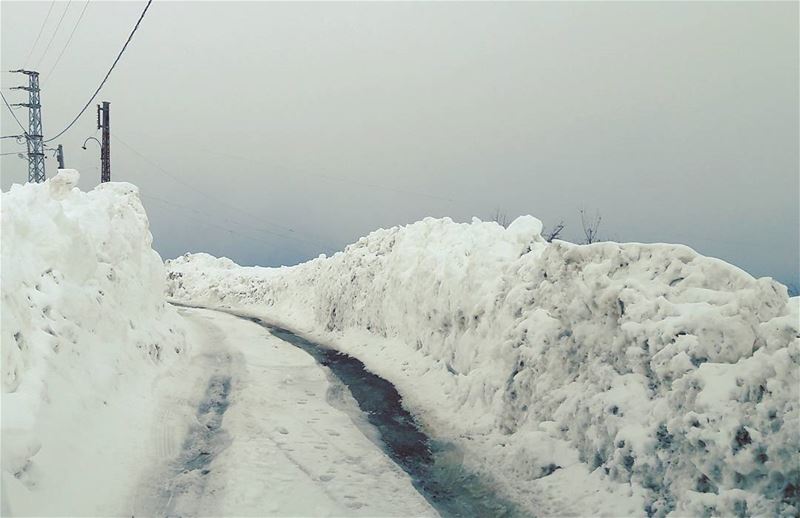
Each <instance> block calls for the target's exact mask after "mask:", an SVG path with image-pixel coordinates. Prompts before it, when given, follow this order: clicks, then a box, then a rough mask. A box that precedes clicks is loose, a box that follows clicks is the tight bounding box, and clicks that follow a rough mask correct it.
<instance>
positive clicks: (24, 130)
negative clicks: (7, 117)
mask: <svg viewBox="0 0 800 518" xmlns="http://www.w3.org/2000/svg"><path fill="white" fill-rule="evenodd" d="M0 97H2V98H3V102H4V103H5V104H6V108H8V111H9V112H11V116H12V117H14V120H15V121H17V124H19V127H20V129H21V130H22V131H23V132H24V133H25V136H26V137H27V136H28V130H26V129H25V126H23V125H22V123H21V122H20V121H19V119H18V118H17V114H16V113H14V110H13V109H12V108H11V105H10V104H8V101H7V100H6V96H5V95H3V92H0Z"/></svg>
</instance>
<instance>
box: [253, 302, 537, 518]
mask: <svg viewBox="0 0 800 518" xmlns="http://www.w3.org/2000/svg"><path fill="white" fill-rule="evenodd" d="M250 320H252V321H253V322H256V323H257V324H259V325H261V326H264V327H266V328H267V329H268V330H269V332H270V333H272V335H274V336H275V337H277V338H280V339H281V340H283V341H285V342H288V343H290V344H292V345H295V346H297V347H299V348H301V349H303V350H304V351H306V352H307V353H308V354H310V355H311V356H312V357H313V358H314V359H315V360H317V362H318V363H320V364H321V365H324V366H326V367H328V368H329V369H330V371H331V372H332V373H333V374H334V376H336V377H337V378H338V379H339V380H340V381H341V382H342V383H343V384H344V385H346V386H347V387H348V388H349V389H350V392H351V393H352V395H353V398H354V399H355V400H356V402H357V403H358V406H359V407H360V408H361V410H362V411H363V412H364V414H366V416H367V418H368V420H369V422H370V424H372V425H373V426H374V427H375V428H377V429H378V431H379V432H380V435H381V439H382V441H383V443H384V445H385V451H386V452H387V454H388V455H389V456H390V457H391V458H392V460H394V462H395V463H397V464H398V465H399V466H400V467H401V468H403V470H405V471H406V473H408V474H409V475H410V476H411V479H412V482H413V484H414V487H415V488H416V489H417V491H419V492H420V494H422V495H423V496H424V497H425V498H426V499H427V500H428V502H429V503H430V504H431V505H432V506H433V507H434V508H435V509H436V510H437V511H438V512H439V514H441V515H442V516H445V517H450V516H452V517H517V516H527V514H526V513H523V512H522V511H520V509H519V508H518V507H516V506H515V505H513V504H512V503H510V502H508V501H506V500H503V499H501V498H499V497H498V496H496V495H495V492H494V491H493V490H492V488H491V487H490V486H489V485H488V484H486V483H485V482H484V481H483V480H482V479H480V478H479V477H478V476H476V475H475V474H473V473H470V472H469V471H467V470H466V469H464V467H463V465H462V463H461V458H462V456H461V455H460V454H459V452H458V450H457V449H456V448H455V447H454V446H452V445H449V444H447V443H444V442H440V441H435V440H432V439H431V438H429V437H428V436H427V435H426V434H425V433H423V432H422V430H421V429H420V427H419V426H418V424H417V422H416V421H415V420H414V418H413V416H412V415H411V414H410V413H409V412H408V411H407V410H406V409H405V408H403V404H402V398H401V397H400V394H398V392H397V390H396V389H395V388H394V385H392V384H391V383H389V382H388V381H386V380H385V379H383V378H381V377H379V376H376V375H375V374H372V373H371V372H369V371H368V370H367V369H366V368H365V367H364V364H363V363H361V362H360V361H359V360H357V359H355V358H353V357H351V356H348V355H346V354H342V353H340V352H337V351H334V350H332V349H328V348H325V347H322V346H320V345H318V344H314V343H312V342H309V341H308V340H306V339H304V338H302V337H300V336H297V335H295V334H294V333H292V332H290V331H287V330H285V329H281V328H278V327H274V326H272V325H270V324H268V323H265V322H263V321H261V320H259V319H256V318H251V319H250Z"/></svg>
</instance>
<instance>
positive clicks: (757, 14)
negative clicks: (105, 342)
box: [0, 0, 800, 283]
mask: <svg viewBox="0 0 800 518" xmlns="http://www.w3.org/2000/svg"><path fill="white" fill-rule="evenodd" d="M144 4H145V2H143V1H142V2H119V3H111V2H102V3H101V2H91V4H90V5H89V7H88V9H87V10H86V13H85V15H84V17H83V19H82V21H81V23H80V25H79V26H78V27H77V30H76V32H75V34H74V37H73V39H72V41H71V43H70V45H69V46H68V47H67V49H66V51H65V52H64V54H63V56H62V58H61V60H60V62H59V63H58V66H57V67H56V68H55V69H54V71H53V72H52V75H51V76H49V77H48V72H49V70H50V69H51V68H52V66H53V64H54V62H55V60H56V58H57V56H58V54H59V53H60V52H61V50H62V48H64V43H65V42H66V40H67V38H68V36H69V33H70V32H71V31H72V28H73V27H74V26H75V22H76V20H77V18H78V16H79V14H80V12H81V9H82V8H83V6H84V2H83V0H75V1H73V2H72V3H71V4H70V5H69V7H68V9H67V11H66V15H65V16H64V19H63V22H62V24H61V27H60V29H59V31H58V32H57V33H56V35H55V38H54V39H53V42H52V44H51V46H50V49H49V51H48V52H47V53H46V54H45V55H44V56H43V57H42V53H43V51H44V50H45V47H46V45H47V43H48V41H49V40H50V38H51V36H52V34H53V31H54V29H55V28H56V25H57V23H58V21H59V19H60V18H61V15H62V13H63V12H64V10H65V7H66V6H67V4H66V2H60V3H57V4H55V6H54V7H53V10H52V12H51V14H50V18H49V20H48V22H47V24H46V25H45V27H44V31H43V33H42V37H41V38H40V41H39V43H38V45H37V46H36V48H35V49H34V51H33V55H32V58H31V59H30V61H29V62H28V66H29V67H38V68H37V69H38V70H39V71H40V72H41V73H42V102H43V123H44V130H45V136H50V135H54V134H55V133H56V132H58V131H60V130H61V129H62V128H63V127H64V126H65V125H66V123H67V122H68V121H69V120H70V119H71V118H72V117H74V115H75V114H76V113H77V111H78V109H79V108H80V107H81V106H82V105H83V104H84V103H85V102H86V101H87V100H88V98H89V96H90V95H91V93H92V92H93V91H94V89H95V88H96V86H97V84H98V83H99V81H100V79H101V78H102V76H103V75H104V74H105V72H106V70H107V69H108V67H109V65H110V64H111V62H112V61H113V59H114V57H115V56H116V53H117V52H118V51H119V49H120V47H121V46H122V43H123V42H124V40H125V38H126V37H127V35H128V33H129V32H130V29H131V28H132V26H133V24H134V23H135V21H136V19H137V18H138V15H139V13H140V12H141V10H142V8H143V7H144ZM49 5H50V2H6V1H3V2H2V4H0V16H1V25H2V35H1V36H0V45H1V47H0V58H1V60H2V69H3V70H8V69H11V68H17V67H20V66H22V65H23V64H24V61H25V59H26V56H27V55H28V53H29V52H30V50H31V46H32V45H33V42H34V40H35V38H36V34H37V32H38V30H39V27H40V26H41V24H42V20H43V19H44V18H45V15H46V13H47V11H48V7H49ZM0 77H1V78H2V86H3V87H4V88H7V87H9V86H13V85H15V84H17V82H18V81H19V79H20V77H21V76H18V75H15V74H8V73H6V72H3V73H2V76H0ZM4 92H5V93H6V94H7V97H9V99H10V100H12V99H13V100H12V102H20V101H21V100H22V96H21V94H22V92H20V91H11V92H9V91H8V90H4ZM100 100H109V101H111V103H112V104H111V123H112V134H114V135H116V136H117V137H119V138H120V139H121V141H122V142H125V143H127V144H128V145H129V146H131V148H133V149H134V150H136V152H138V153H139V154H137V153H136V152H134V151H132V150H131V149H129V148H128V147H125V146H124V145H123V144H122V143H121V141H119V140H113V141H112V174H113V179H115V180H126V181H130V182H133V183H135V184H137V185H139V186H140V188H141V191H142V193H143V197H144V202H145V205H146V207H147V209H148V212H149V215H150V220H151V225H152V231H153V235H154V238H155V246H156V248H157V249H158V251H159V252H160V253H161V254H162V255H163V256H164V257H165V258H170V257H175V256H177V255H180V254H182V253H184V252H185V251H207V252H209V253H212V254H215V255H225V256H228V257H230V258H232V259H234V260H236V261H237V262H239V263H241V264H261V265H277V264H293V263H296V262H299V261H303V260H306V259H308V258H310V257H314V256H316V255H317V254H319V253H321V252H326V253H329V252H331V251H334V250H337V249H340V248H341V247H342V246H344V245H345V244H347V243H349V242H352V241H354V240H355V239H357V238H358V237H359V236H361V235H364V234H366V233H368V232H369V231H370V230H373V229H375V228H378V227H387V226H392V225H397V224H403V223H408V222H412V221H415V220H418V219H420V218H422V217H425V216H450V217H452V218H453V219H455V220H457V221H468V220H469V218H470V217H471V216H478V217H481V218H482V219H490V218H491V216H492V214H493V213H494V212H495V210H496V209H500V210H501V211H503V212H505V213H507V214H508V215H509V216H510V217H514V216H517V215H519V214H533V215H535V216H537V217H539V218H540V219H542V220H543V221H544V222H545V224H546V225H547V224H553V223H555V222H557V221H558V220H560V219H562V218H563V219H564V221H565V223H566V224H567V229H566V233H565V237H566V238H567V239H569V240H577V239H579V233H580V232H579V231H580V219H579V216H578V210H579V209H580V208H581V207H585V208H586V209H587V210H588V211H589V212H591V213H593V212H594V211H596V210H597V211H600V213H602V215H603V223H602V226H601V229H600V230H601V235H602V236H603V237H607V238H612V239H615V240H621V241H643V242H680V243H686V244H688V245H690V246H692V247H693V248H695V249H696V250H698V251H699V252H701V253H703V254H706V255H711V256H716V257H720V258H722V259H725V260H727V261H729V262H732V263H734V264H736V265H738V266H740V267H742V268H744V269H745V270H748V271H749V272H751V273H753V274H754V275H757V276H761V275H770V276H773V277H776V278H778V279H780V280H782V281H783V282H795V283H796V282H798V281H797V279H798V275H799V274H798V265H799V264H800V254H799V252H798V250H799V249H800V244H799V243H798V228H799V227H800V224H799V222H798V218H799V217H800V216H799V214H800V210H799V208H798V190H799V187H798V160H799V157H798V139H800V135H799V134H798V4H797V3H795V2H786V3H755V2H753V3H748V2H741V3H694V4H690V3H678V2H664V3H621V2H620V3H591V4H588V3H324V4H319V3H294V4H286V3H256V2H251V3H238V2H206V3H194V2H165V1H158V0H157V1H156V2H154V3H153V5H152V6H151V8H150V10H149V11H148V13H147V16H146V17H145V19H144V22H143V23H142V26H141V27H140V29H139V31H138V32H137V34H136V35H135V37H134V40H133V42H132V44H131V46H130V47H129V49H128V51H127V52H126V54H125V55H124V56H123V58H122V61H121V62H120V64H119V65H118V66H117V68H116V70H115V71H114V73H113V74H112V76H111V79H110V81H109V83H108V84H107V85H106V87H105V88H104V90H103V91H102V92H101V94H100V96H99V98H98V101H100ZM18 113H19V115H18V116H19V117H20V118H21V120H23V121H24V120H25V119H24V117H25V113H24V112H21V111H20V112H18ZM0 121H1V122H2V132H3V134H4V135H6V134H9V133H14V132H15V123H14V122H13V120H12V119H11V118H10V116H9V115H8V113H7V112H6V111H5V110H4V111H3V114H2V118H1V119H0ZM95 122H96V120H95V110H94V107H93V106H92V108H90V109H89V111H88V112H87V114H86V115H85V116H84V117H83V118H82V119H81V120H80V122H79V123H78V124H76V125H75V126H74V127H73V128H72V129H71V130H70V131H69V132H68V133H67V134H66V135H65V136H64V137H62V138H61V139H60V140H59V142H61V143H62V144H63V145H64V147H65V150H66V159H67V165H68V167H74V168H77V169H79V170H80V171H81V172H82V174H83V177H82V179H81V187H82V188H85V189H89V188H91V187H92V186H94V185H95V184H96V183H97V182H98V179H99V172H98V152H97V146H96V144H95V143H93V142H90V143H89V145H88V147H89V150H88V151H83V150H82V149H81V147H80V146H81V143H82V142H83V140H84V139H85V138H86V137H88V136H91V135H95V134H96V129H95ZM15 149H17V146H16V145H14V143H13V141H11V140H8V139H6V140H3V141H2V151H3V152H8V151H13V150H15ZM143 157H144V158H143ZM0 163H1V164H2V188H3V190H7V189H8V187H9V186H10V185H11V184H12V183H18V182H22V181H24V180H25V178H26V175H27V172H26V171H27V169H26V168H27V166H26V163H25V162H24V161H23V160H20V159H18V158H16V157H15V156H10V157H9V156H4V157H2V162H0ZM54 172H55V161H53V160H49V161H48V176H49V175H51V174H53V173H54ZM231 231H233V232H231Z"/></svg>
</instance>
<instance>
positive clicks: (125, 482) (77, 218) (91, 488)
mask: <svg viewBox="0 0 800 518" xmlns="http://www.w3.org/2000/svg"><path fill="white" fill-rule="evenodd" d="M77 180H78V173H77V172H76V171H72V170H62V171H61V172H59V174H58V175H57V176H56V177H55V178H52V179H50V180H48V181H47V182H45V183H43V184H26V185H24V186H23V185H14V186H13V187H12V188H11V190H10V191H9V192H7V193H3V194H2V288H3V289H2V333H1V334H2V492H3V494H2V502H3V503H2V514H3V515H4V516H5V515H10V514H16V515H20V514H25V515H39V516H41V515H47V514H57V515H62V516H66V515H72V516H78V515H100V514H105V515H107V514H115V515H116V514H125V512H126V509H124V508H119V507H116V506H117V505H118V504H119V502H120V501H123V500H124V499H125V496H124V495H125V493H126V492H127V491H128V490H129V488H130V487H131V486H132V485H133V484H132V483H131V478H132V477H133V476H134V474H135V473H138V466H137V462H138V459H137V458H135V456H132V455H130V452H131V451H136V449H137V446H138V445H139V441H141V440H142V437H141V436H142V433H141V430H143V429H145V427H146V425H147V423H148V422H149V421H148V419H151V418H152V417H151V416H150V414H152V413H153V412H152V409H151V408H149V407H148V406H147V405H148V400H147V391H148V387H149V385H150V384H151V383H152V382H153V379H154V377H155V376H156V375H157V374H158V373H159V372H160V371H162V370H163V369H164V367H165V366H167V365H169V364H170V363H171V362H172V361H173V360H175V359H176V358H177V357H178V356H179V355H181V353H182V351H183V350H184V348H185V336H184V330H183V329H182V327H181V326H182V323H181V321H179V320H178V315H177V313H176V312H175V311H174V309H173V308H172V307H171V306H168V305H166V303H165V298H164V284H165V282H164V275H165V273H164V267H163V264H162V262H161V259H160V257H159V256H158V254H157V253H156V252H155V251H153V250H152V248H151V246H150V245H151V240H152V238H151V235H150V232H149V231H148V222H147V218H146V216H145V213H144V209H143V208H142V205H141V203H140V201H139V197H138V191H137V189H136V188H135V187H134V186H132V185H130V184H127V183H106V184H102V185H100V186H98V187H96V188H95V189H94V190H92V191H91V192H81V191H79V190H78V189H76V188H74V186H75V184H76V182H77Z"/></svg>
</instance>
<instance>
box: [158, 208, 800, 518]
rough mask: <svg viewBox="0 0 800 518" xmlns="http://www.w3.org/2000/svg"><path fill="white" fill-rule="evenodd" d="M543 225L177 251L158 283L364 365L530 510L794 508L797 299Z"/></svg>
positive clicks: (687, 262) (403, 231) (692, 260)
mask: <svg viewBox="0 0 800 518" xmlns="http://www.w3.org/2000/svg"><path fill="white" fill-rule="evenodd" d="M540 231H541V224H540V223H539V221H538V220H535V219H534V218H531V217H524V218H520V219H518V220H516V221H515V222H514V223H513V224H512V225H510V226H509V228H507V229H504V228H502V227H500V226H499V225H496V224H494V223H482V222H479V221H477V220H476V221H473V223H472V224H456V223H453V222H452V221H450V220H448V219H443V220H433V219H426V220H424V221H421V222H418V223H415V224H413V225H409V226H406V227H402V228H392V229H388V230H379V231H376V232H374V233H372V234H370V235H369V236H367V237H365V238H362V239H361V240H359V241H358V242H357V243H355V244H353V245H351V246H349V247H348V248H347V249H346V250H345V251H344V252H342V253H338V254H336V255H334V256H333V257H331V258H324V257H323V258H320V259H316V260H313V261H310V262H308V263H305V264H302V265H298V266H296V267H291V268H277V269H272V268H242V267H238V266H236V265H235V264H234V263H232V262H231V261H229V260H227V259H215V258H213V257H211V256H208V255H205V254H197V255H187V256H185V257H182V258H178V259H176V260H174V261H171V262H169V263H168V269H169V282H168V289H169V292H170V294H171V295H172V296H173V297H175V298H176V299H179V300H182V301H186V302H193V303H199V304H205V305H209V306H227V307H234V308H238V309H242V310H249V311H252V312H256V313H259V314H261V315H263V316H265V317H267V318H268V319H273V320H275V321H278V322H280V323H282V324H283V325H286V326H288V327H291V328H293V329H295V330H297V331H300V332H304V333H306V334H308V335H311V336H313V337H314V338H315V339H316V340H318V341H324V342H326V343H328V344H330V345H331V346H332V347H335V348H337V349H340V350H342V351H344V352H347V353H348V354H352V355H354V356H356V357H358V358H359V359H360V360H362V361H363V362H364V363H365V364H366V365H367V367H368V368H370V369H371V370H373V371H374V372H376V373H377V374H379V375H381V376H383V377H384V378H386V379H388V380H389V381H391V382H392V383H394V384H395V385H396V386H397V388H398V390H399V391H400V392H401V394H402V395H403V397H404V400H405V403H406V405H407V406H408V407H409V409H410V410H412V411H413V412H414V413H416V414H417V415H418V417H419V418H420V420H421V421H422V422H423V423H424V424H425V425H426V426H428V427H429V428H430V429H431V431H432V432H433V433H434V434H435V435H437V436H439V437H443V438H448V439H450V440H452V441H454V442H456V443H457V444H459V445H460V446H461V447H462V451H463V452H464V462H465V464H466V465H467V467H469V468H471V469H474V470H476V471H480V472H483V473H485V474H486V475H487V476H490V477H492V478H493V479H494V480H496V481H497V482H498V488H500V489H501V490H502V491H503V492H505V493H506V494H507V495H509V496H511V497H513V498H515V499H516V500H517V501H518V502H521V503H523V505H526V506H527V507H528V508H529V509H531V510H532V511H534V512H536V513H537V514H543V515H553V514H565V513H578V514H597V513H602V514H609V515H633V514H645V513H649V514H656V515H664V514H669V513H674V514H676V515H704V514H709V513H711V514H716V515H741V514H775V513H788V514H792V513H796V512H798V510H800V506H798V486H800V470H799V469H798V450H799V449H800V436H799V435H798V430H799V429H800V415H799V414H798V412H799V409H798V396H800V394H798V383H800V346H799V345H798V335H799V332H798V327H799V326H798V299H796V298H795V299H788V297H787V293H786V288H785V287H784V286H782V285H780V284H778V283H776V282H774V281H772V280H771V279H766V278H764V279H754V278H753V277H751V276H750V275H748V274H747V273H745V272H743V271H742V270H740V269H738V268H736V267H734V266H732V265H730V264H727V263H725V262H723V261H720V260H716V259H712V258H707V257H703V256H700V255H698V254H697V253H695V252H694V251H692V250H691V249H689V248H687V247H685V246H681V245H663V244H653V245H645V244H634V243H629V244H617V243H598V244H593V245H588V246H580V245H573V244H570V243H565V242H556V243H552V244H548V243H545V242H544V241H543V240H542V238H541V237H540Z"/></svg>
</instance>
